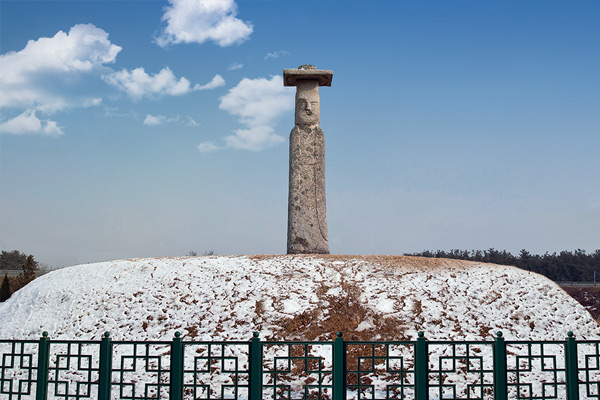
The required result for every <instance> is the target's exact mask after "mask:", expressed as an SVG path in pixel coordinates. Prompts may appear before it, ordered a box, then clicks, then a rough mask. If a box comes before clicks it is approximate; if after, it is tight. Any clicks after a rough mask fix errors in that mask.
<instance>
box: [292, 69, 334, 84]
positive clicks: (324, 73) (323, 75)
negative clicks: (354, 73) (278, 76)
mask: <svg viewBox="0 0 600 400" xmlns="http://www.w3.org/2000/svg"><path fill="white" fill-rule="evenodd" d="M332 78H333V71H331V70H328V69H317V68H316V67H315V66H314V65H301V66H299V67H298V69H284V70H283V86H297V84H298V81H301V80H303V79H316V80H318V81H319V86H331V79H332Z"/></svg>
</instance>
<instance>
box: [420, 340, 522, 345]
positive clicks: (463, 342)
mask: <svg viewBox="0 0 600 400" xmlns="http://www.w3.org/2000/svg"><path fill="white" fill-rule="evenodd" d="M414 343H416V342H414ZM494 343H495V342H494V341H493V340H428V341H427V344H428V345H443V344H446V345H447V344H458V345H469V346H471V345H486V346H491V345H493V344H494ZM527 343H530V342H527Z"/></svg>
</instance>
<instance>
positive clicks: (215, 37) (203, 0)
mask: <svg viewBox="0 0 600 400" xmlns="http://www.w3.org/2000/svg"><path fill="white" fill-rule="evenodd" d="M169 3H170V5H168V6H167V7H165V13H164V15H163V17H162V20H163V21H165V22H166V26H165V28H164V30H163V32H162V33H161V34H160V35H159V36H158V37H157V38H156V42H157V43H158V45H159V46H162V47H165V46H168V45H170V44H178V43H204V42H206V41H214V42H216V43H217V44H218V45H219V46H222V47H225V46H229V45H232V44H236V43H241V42H243V41H245V40H247V39H248V38H249V37H250V34H251V33H252V31H253V27H252V24H251V23H249V22H244V21H242V20H241V19H238V18H236V15H237V4H236V3H235V1H234V0H169Z"/></svg>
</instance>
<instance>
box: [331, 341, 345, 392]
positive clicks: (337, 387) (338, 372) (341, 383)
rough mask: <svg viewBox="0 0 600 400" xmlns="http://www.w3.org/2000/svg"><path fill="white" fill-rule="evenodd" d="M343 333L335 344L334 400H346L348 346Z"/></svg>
mask: <svg viewBox="0 0 600 400" xmlns="http://www.w3.org/2000/svg"><path fill="white" fill-rule="evenodd" d="M342 336H343V333H342V332H338V333H337V334H336V338H335V341H334V342H333V400H346V346H345V344H344V338H343V337H342Z"/></svg>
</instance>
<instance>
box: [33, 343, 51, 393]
mask: <svg viewBox="0 0 600 400" xmlns="http://www.w3.org/2000/svg"><path fill="white" fill-rule="evenodd" d="M49 350H50V342H49V339H48V332H43V333H42V337H41V338H40V341H39V345H38V363H37V381H36V391H35V398H36V400H46V397H47V396H48V357H49Z"/></svg>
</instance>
